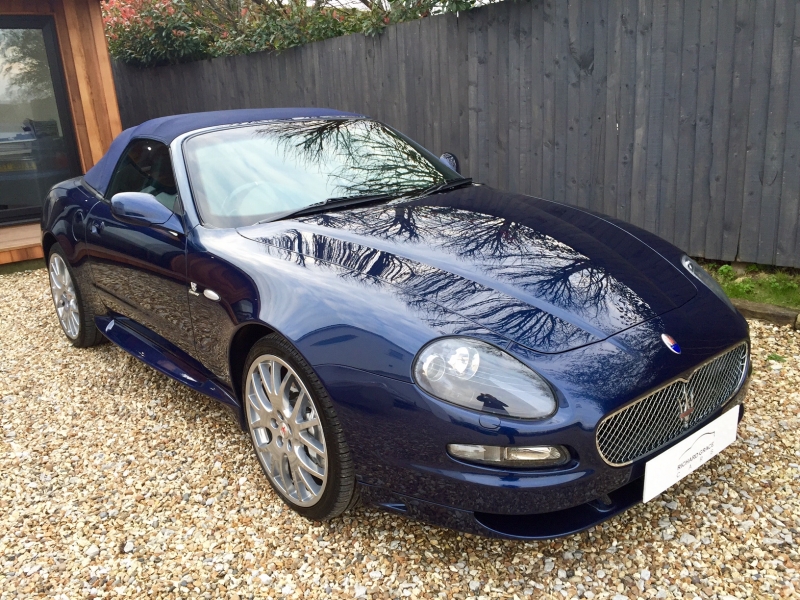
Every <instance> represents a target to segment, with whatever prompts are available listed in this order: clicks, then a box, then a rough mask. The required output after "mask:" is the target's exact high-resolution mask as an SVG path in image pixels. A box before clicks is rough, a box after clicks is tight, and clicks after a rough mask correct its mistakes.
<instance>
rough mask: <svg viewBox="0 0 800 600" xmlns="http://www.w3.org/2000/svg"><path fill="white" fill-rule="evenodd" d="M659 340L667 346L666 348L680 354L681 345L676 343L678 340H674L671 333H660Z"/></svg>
mask: <svg viewBox="0 0 800 600" xmlns="http://www.w3.org/2000/svg"><path fill="white" fill-rule="evenodd" d="M661 341H662V342H664V344H665V345H666V346H667V348H669V349H670V350H672V351H673V352H674V353H675V354H680V353H681V347H680V346H679V345H678V342H676V341H675V338H673V337H672V336H671V335H667V334H666V333H662V334H661Z"/></svg>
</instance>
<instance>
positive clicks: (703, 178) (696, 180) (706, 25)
mask: <svg viewBox="0 0 800 600" xmlns="http://www.w3.org/2000/svg"><path fill="white" fill-rule="evenodd" d="M717 2H718V0H703V1H702V3H701V9H700V48H699V52H698V59H697V108H696V117H695V119H696V126H695V138H694V173H693V180H692V203H691V207H690V208H691V211H690V224H689V246H688V248H687V250H688V252H689V254H691V255H692V256H703V255H704V253H705V245H706V226H707V225H708V220H707V219H708V211H709V210H710V208H711V181H710V174H711V153H712V147H711V120H712V117H713V112H714V64H715V61H716V57H717V49H716V40H717V14H718V10H717V8H718V5H717Z"/></svg>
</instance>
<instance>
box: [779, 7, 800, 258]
mask: <svg viewBox="0 0 800 600" xmlns="http://www.w3.org/2000/svg"><path fill="white" fill-rule="evenodd" d="M794 37H795V39H800V2H795V12H794ZM789 98H790V99H792V98H794V99H796V98H800V44H795V45H794V47H793V49H792V56H791V75H790V83H789ZM786 126H787V128H786V145H785V147H784V153H783V181H782V184H781V207H780V217H779V219H778V243H777V249H776V253H775V263H776V264H778V265H782V266H787V267H800V102H797V101H796V100H795V101H792V102H790V103H789V112H788V114H787V118H786Z"/></svg>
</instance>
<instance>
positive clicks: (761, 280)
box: [701, 261, 800, 310]
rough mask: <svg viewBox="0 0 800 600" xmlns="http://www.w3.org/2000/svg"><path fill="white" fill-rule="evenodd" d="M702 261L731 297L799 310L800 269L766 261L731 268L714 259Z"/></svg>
mask: <svg viewBox="0 0 800 600" xmlns="http://www.w3.org/2000/svg"><path fill="white" fill-rule="evenodd" d="M701 264H702V265H703V267H704V268H705V269H706V270H707V271H708V272H709V273H711V275H712V276H713V277H714V279H716V280H717V281H718V282H719V283H720V284H721V285H722V288H723V289H724V290H725V293H726V294H728V296H730V297H731V298H742V299H744V300H752V301H753V302H762V303H764V304H774V305H775V306H784V307H786V308H792V309H797V310H800V269H786V268H781V267H770V266H765V265H747V266H746V267H744V268H743V269H741V268H736V269H734V267H732V266H731V265H730V264H728V263H722V262H713V261H702V262H701Z"/></svg>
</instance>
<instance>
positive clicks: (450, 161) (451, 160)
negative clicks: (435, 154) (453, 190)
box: [439, 152, 461, 175]
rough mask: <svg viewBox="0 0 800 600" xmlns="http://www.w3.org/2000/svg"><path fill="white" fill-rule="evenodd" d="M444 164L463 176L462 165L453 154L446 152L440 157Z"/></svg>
mask: <svg viewBox="0 0 800 600" xmlns="http://www.w3.org/2000/svg"><path fill="white" fill-rule="evenodd" d="M439 160H441V161H442V162H443V163H444V164H446V165H447V166H448V167H450V168H451V169H453V171H455V172H456V173H458V174H459V175H460V174H461V165H460V164H459V162H458V157H457V156H456V155H455V154H453V153H452V152H445V153H444V154H442V155H441V156H440V157H439Z"/></svg>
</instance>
